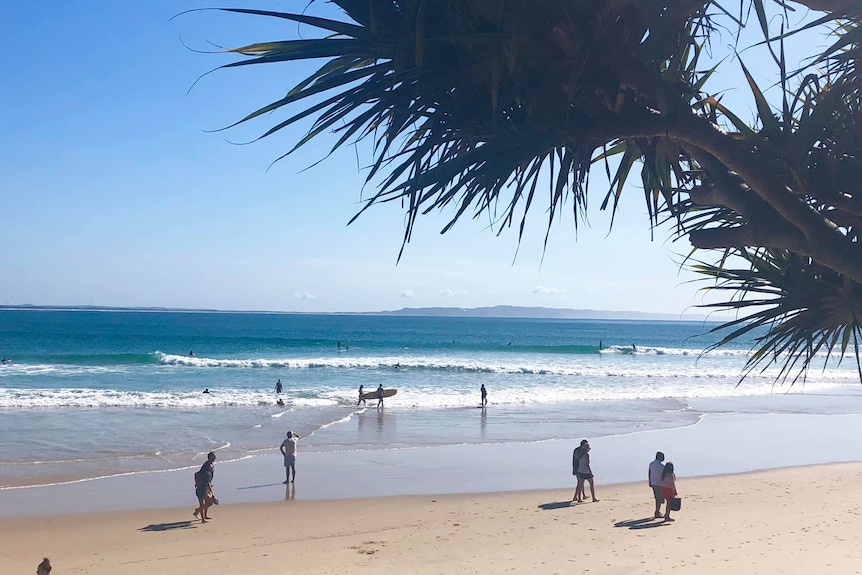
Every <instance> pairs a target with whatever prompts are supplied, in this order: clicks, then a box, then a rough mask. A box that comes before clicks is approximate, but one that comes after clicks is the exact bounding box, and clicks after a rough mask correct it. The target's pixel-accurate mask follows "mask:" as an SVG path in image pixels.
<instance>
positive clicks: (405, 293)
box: [401, 289, 413, 297]
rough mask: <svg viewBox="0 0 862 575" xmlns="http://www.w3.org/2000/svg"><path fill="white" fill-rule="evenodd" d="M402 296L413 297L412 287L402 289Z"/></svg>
mask: <svg viewBox="0 0 862 575" xmlns="http://www.w3.org/2000/svg"><path fill="white" fill-rule="evenodd" d="M401 297H413V290H412V289H406V290H402V292H401Z"/></svg>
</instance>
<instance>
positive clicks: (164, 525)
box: [138, 521, 197, 531]
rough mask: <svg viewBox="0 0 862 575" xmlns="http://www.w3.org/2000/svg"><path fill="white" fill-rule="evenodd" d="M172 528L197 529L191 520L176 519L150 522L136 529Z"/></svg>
mask: <svg viewBox="0 0 862 575" xmlns="http://www.w3.org/2000/svg"><path fill="white" fill-rule="evenodd" d="M174 529H197V527H195V526H194V525H192V522H191V521H176V522H174V523H151V524H150V525H147V526H146V527H141V528H140V529H138V531H173V530H174Z"/></svg>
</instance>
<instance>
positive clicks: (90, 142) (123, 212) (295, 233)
mask: <svg viewBox="0 0 862 575" xmlns="http://www.w3.org/2000/svg"><path fill="white" fill-rule="evenodd" d="M207 5H212V4H210V3H208V2H201V1H200V0H184V1H177V0H174V1H165V0H149V1H147V2H127V1H116V0H101V1H99V0H69V1H67V2H45V1H32V2H6V3H4V4H3V5H2V7H0V14H2V21H3V22H4V24H5V25H4V27H3V34H2V35H0V51H2V54H3V87H2V89H0V134H2V138H0V202H2V204H0V210H2V212H0V213H2V224H0V243H2V246H3V250H2V253H3V260H4V261H3V262H2V272H0V304H21V303H33V304H54V305H74V304H88V305H110V306H168V307H196V308H220V309H238V310H249V309H268V310H284V311H291V310H295V311H369V310H384V309H397V308H401V307H427V306H456V307H476V306H490V305H498V304H506V305H522V306H546V307H564V308H590V309H614V310H639V311H650V312H666V313H681V312H683V311H688V312H689V313H702V312H700V311H698V310H693V309H691V306H693V305H696V304H697V303H701V302H702V298H701V296H700V295H699V294H698V292H697V290H698V288H699V287H702V285H703V284H696V285H692V284H690V283H687V282H688V281H689V280H691V279H693V277H694V275H693V274H690V273H687V272H680V271H679V268H678V265H677V264H676V263H675V261H679V260H680V259H681V256H680V255H678V254H686V253H687V252H688V250H689V247H688V242H687V241H686V240H682V241H679V242H676V243H670V242H667V241H666V240H667V238H668V231H669V230H658V231H656V233H655V240H654V241H651V240H650V230H649V225H648V219H647V217H646V209H645V206H644V202H643V197H642V195H641V193H640V191H639V190H638V189H634V188H632V189H629V190H628V193H627V194H625V201H624V202H623V205H622V207H621V212H620V213H619V215H618V217H617V222H616V225H615V227H614V229H613V231H612V232H611V233H610V234H608V222H609V217H610V214H609V213H608V212H600V211H599V210H598V206H599V204H600V203H601V197H602V196H603V195H604V191H605V189H604V186H603V185H602V184H601V182H598V183H597V184H596V185H595V186H594V187H593V189H592V192H593V193H592V195H591V198H592V202H591V209H590V212H589V215H590V224H591V225H590V227H586V226H585V227H581V229H580V230H579V232H578V234H577V237H575V234H574V232H573V230H572V225H571V223H572V222H571V217H569V218H564V219H563V220H561V221H560V222H559V223H557V224H555V225H554V227H553V231H552V234H551V241H550V245H549V248H548V250H547V252H545V253H544V255H543V249H542V242H543V240H544V232H545V226H546V219H545V216H544V214H543V213H542V212H541V211H535V212H534V213H533V217H532V219H531V220H530V221H529V223H528V228H527V234H526V238H525V240H524V241H523V243H522V244H521V246H520V249H518V243H517V232H516V230H515V229H513V230H509V231H506V232H504V233H503V234H502V236H500V237H498V236H497V235H496V231H497V230H496V229H489V228H488V225H487V221H472V220H469V219H465V220H464V221H463V222H461V223H460V224H459V225H457V226H456V227H455V229H454V230H453V231H452V232H450V233H448V234H446V235H445V236H441V235H440V234H439V231H440V229H441V228H442V227H443V225H444V224H445V222H446V221H447V220H448V218H447V217H446V216H447V215H448V214H442V215H440V216H430V217H427V218H424V219H420V221H419V225H418V230H417V232H416V234H415V235H414V239H413V241H412V242H411V244H409V245H408V247H407V249H406V252H405V255H404V257H403V258H402V260H401V262H400V263H398V264H396V259H397V255H398V251H399V249H400V245H401V237H402V233H403V212H402V210H401V209H400V207H399V206H397V205H387V206H378V207H376V208H372V209H371V210H370V211H369V212H366V214H365V215H363V216H362V217H360V218H359V220H358V221H357V222H355V223H354V224H352V225H350V226H347V225H346V224H347V222H348V220H349V219H350V218H351V217H352V216H353V214H354V213H355V212H356V210H357V209H358V208H359V206H360V204H359V200H360V198H361V183H362V180H363V172H362V171H361V169H360V168H361V167H362V166H363V165H367V163H368V157H367V154H365V157H360V159H359V163H358V162H357V157H356V151H355V150H353V149H351V148H346V149H344V150H342V151H340V152H338V153H336V154H334V155H333V156H331V157H330V158H328V159H326V160H325V161H323V162H322V163H321V164H319V165H318V166H316V167H312V168H310V169H308V170H304V169H305V168H307V167H308V166H310V165H311V164H313V163H314V162H316V161H317V160H319V159H321V158H323V157H324V156H325V155H326V153H327V151H328V146H327V144H328V145H331V144H332V143H333V142H334V140H332V139H326V138H324V139H323V140H322V141H321V142H319V143H313V144H311V145H309V146H308V147H307V149H304V150H302V151H301V152H300V153H297V154H296V155H295V156H292V157H290V158H288V159H286V160H283V161H281V162H278V163H276V164H275V165H273V166H272V167H271V168H269V166H270V163H271V162H272V161H273V160H274V159H275V158H277V157H278V156H280V155H281V154H282V153H284V152H285V151H286V150H287V149H288V148H289V147H290V146H291V145H292V144H293V143H295V142H296V141H297V139H298V138H299V137H300V136H301V135H302V131H301V130H294V131H292V132H285V133H284V134H280V135H278V136H276V137H274V138H272V139H270V140H267V141H263V142H259V143H255V144H252V145H245V146H240V145H235V144H233V143H231V142H241V141H247V140H249V139H251V138H252V137H254V136H256V135H258V134H260V133H262V132H263V131H264V130H265V129H266V128H267V127H268V126H269V125H270V124H271V123H274V121H276V120H275V117H274V116H272V117H269V118H265V119H264V121H263V122H261V123H256V124H254V125H253V126H249V127H244V128H240V129H237V130H231V131H227V132H221V133H208V132H206V130H212V129H216V128H221V127H224V126H226V125H228V124H230V123H232V122H233V121H235V120H237V119H239V118H241V117H242V116H243V115H245V114H246V113H248V112H250V111H252V110H254V109H256V108H257V107H259V106H261V105H264V104H267V103H269V102H270V101H272V100H274V99H277V98H278V97H280V96H281V95H283V94H284V92H285V91H287V90H288V89H290V88H291V87H293V85H294V84H295V83H296V82H297V81H298V80H300V79H301V78H303V77H304V74H306V73H307V72H308V71H309V66H307V65H304V64H299V65H289V64H288V65H275V66H273V65H267V66H260V67H250V68H247V69H242V70H222V71H218V72H216V73H214V74H210V75H208V76H206V77H204V78H202V79H201V80H200V81H199V82H198V83H197V84H196V85H195V86H194V88H193V89H191V91H190V92H189V88H190V87H191V86H192V84H193V83H194V82H195V80H196V79H197V78H198V77H199V76H200V75H201V74H203V73H204V72H207V71H208V70H210V69H212V68H214V67H216V66H218V65H221V64H224V63H227V62H229V61H231V58H230V57H228V56H224V55H217V54H201V53H196V52H194V51H192V50H190V49H189V48H187V47H186V46H184V44H187V45H188V46H191V47H193V48H195V49H200V50H207V49H209V50H213V49H214V48H213V45H212V44H210V42H212V43H213V44H217V45H222V46H238V45H242V44H245V43H248V42H252V41H263V40H274V39H286V38H288V37H295V34H296V26H295V25H290V24H285V23H273V22H271V21H267V20H266V19H260V18H254V17H250V16H241V15H231V14H224V13H219V14H217V13H200V12H198V13H192V14H186V15H183V16H180V17H178V18H175V19H173V20H171V17H172V16H174V15H176V14H177V13H179V12H182V11H183V10H187V9H191V8H196V7H200V6H207ZM226 5H231V6H235V7H256V8H262V9H275V10H292V11H301V10H302V8H303V7H305V5H306V2H305V1H304V0H303V1H300V2H293V1H283V2H272V1H267V0H258V1H256V2H254V1H253V2H247V1H245V2H244V1H239V0H236V1H231V2H227V3H226ZM321 12H322V13H323V14H330V15H331V14H332V9H331V8H327V7H326V6H325V5H324V3H323V2H322V1H321V0H317V1H316V2H315V3H314V5H313V6H312V8H311V9H310V13H315V14H320V13H321ZM251 68H256V69H251ZM279 118H280V117H279ZM305 127H307V126H305ZM360 152H361V151H360ZM268 168H269V169H268ZM367 193H368V191H367V190H366V194H367Z"/></svg>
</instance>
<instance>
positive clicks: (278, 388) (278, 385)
mask: <svg viewBox="0 0 862 575" xmlns="http://www.w3.org/2000/svg"><path fill="white" fill-rule="evenodd" d="M282 391H284V386H283V385H282V384H281V379H280V378H279V380H278V381H276V382H275V393H276V394H278V393H281V392H282Z"/></svg>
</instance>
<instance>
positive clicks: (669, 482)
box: [661, 461, 676, 521]
mask: <svg viewBox="0 0 862 575" xmlns="http://www.w3.org/2000/svg"><path fill="white" fill-rule="evenodd" d="M661 496H662V497H663V498H664V499H665V500H667V502H668V503H667V505H665V506H664V520H665V521H673V519H671V518H670V499H671V497H676V474H675V473H674V472H673V463H671V462H670V461H668V462H667V463H665V464H664V471H662V472H661Z"/></svg>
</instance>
